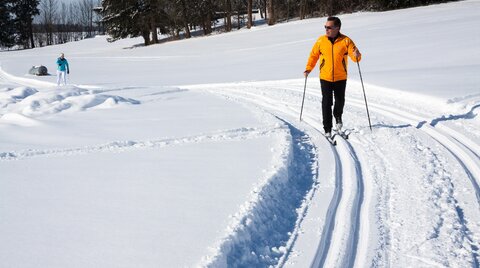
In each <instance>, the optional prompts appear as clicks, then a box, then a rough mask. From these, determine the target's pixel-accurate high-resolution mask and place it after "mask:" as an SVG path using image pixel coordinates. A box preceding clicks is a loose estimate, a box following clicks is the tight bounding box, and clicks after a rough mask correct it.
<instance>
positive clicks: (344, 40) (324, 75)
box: [305, 33, 362, 82]
mask: <svg viewBox="0 0 480 268" xmlns="http://www.w3.org/2000/svg"><path fill="white" fill-rule="evenodd" d="M354 50H355V43H353V41H352V40H351V39H350V38H349V37H348V36H346V35H343V34H340V33H339V36H338V37H337V39H335V42H334V43H333V44H332V42H330V40H329V39H328V37H327V36H326V35H323V36H321V37H320V38H318V40H317V42H315V44H314V45H313V48H312V51H311V52H310V57H308V62H307V67H306V69H305V70H306V71H308V72H311V71H312V70H313V68H315V65H316V64H317V61H318V60H319V59H320V79H322V80H326V81H330V82H335V81H340V80H346V79H347V65H348V57H347V55H350V58H351V59H352V60H353V61H354V62H357V61H360V60H361V59H362V57H361V56H360V57H358V59H357V58H356V57H355V54H354V53H353V51H354Z"/></svg>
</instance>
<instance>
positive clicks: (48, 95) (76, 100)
mask: <svg viewBox="0 0 480 268" xmlns="http://www.w3.org/2000/svg"><path fill="white" fill-rule="evenodd" d="M121 104H140V102H139V101H137V100H134V99H129V98H123V97H120V96H114V95H105V94H100V93H98V92H95V91H92V90H88V89H85V88H79V87H75V86H70V87H65V88H54V89H42V90H37V89H35V88H31V87H17V88H3V89H0V114H3V115H4V116H3V117H5V116H6V115H8V114H10V115H9V116H7V118H11V117H12V116H11V114H16V116H15V117H17V118H18V117H19V116H22V118H24V119H25V118H27V117H38V116H42V115H48V114H55V113H59V112H64V111H85V110H88V109H94V108H96V109H109V108H114V107H116V106H118V105H121ZM3 117H2V118H3ZM22 121H25V120H22Z"/></svg>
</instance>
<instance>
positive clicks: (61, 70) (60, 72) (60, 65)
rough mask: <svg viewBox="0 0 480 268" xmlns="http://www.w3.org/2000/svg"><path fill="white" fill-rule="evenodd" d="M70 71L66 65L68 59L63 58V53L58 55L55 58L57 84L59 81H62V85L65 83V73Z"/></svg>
mask: <svg viewBox="0 0 480 268" xmlns="http://www.w3.org/2000/svg"><path fill="white" fill-rule="evenodd" d="M65 72H66V73H67V74H69V73H70V68H69V67H68V61H67V59H65V55H64V54H63V53H61V54H60V57H59V58H58V59H57V85H58V86H59V85H60V82H61V81H63V84H64V85H67V75H66V74H65Z"/></svg>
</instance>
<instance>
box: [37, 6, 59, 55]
mask: <svg viewBox="0 0 480 268" xmlns="http://www.w3.org/2000/svg"><path fill="white" fill-rule="evenodd" d="M57 8H58V0H42V2H41V3H40V19H41V22H42V24H43V27H44V28H45V29H44V30H45V33H46V35H47V36H46V37H47V40H46V44H47V46H48V45H53V44H54V39H53V37H54V36H53V33H54V32H55V31H56V29H55V24H57V20H58V10H57Z"/></svg>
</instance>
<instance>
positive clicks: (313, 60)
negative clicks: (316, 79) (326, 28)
mask: <svg viewBox="0 0 480 268" xmlns="http://www.w3.org/2000/svg"><path fill="white" fill-rule="evenodd" d="M320 54H321V53H320V40H317V42H315V44H314V45H313V47H312V51H311V52H310V56H309V57H308V61H307V66H306V67H305V71H309V72H311V71H312V70H313V68H315V65H316V64H317V61H318V58H319V57H320Z"/></svg>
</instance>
